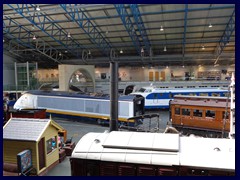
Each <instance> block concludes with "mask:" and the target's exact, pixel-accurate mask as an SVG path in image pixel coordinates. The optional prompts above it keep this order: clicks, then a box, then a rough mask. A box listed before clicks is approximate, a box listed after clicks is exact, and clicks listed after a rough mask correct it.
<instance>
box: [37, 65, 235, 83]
mask: <svg viewBox="0 0 240 180" xmlns="http://www.w3.org/2000/svg"><path fill="white" fill-rule="evenodd" d="M223 69H225V70H227V71H228V72H232V71H234V72H235V67H234V66H217V67H214V66H185V67H184V68H183V67H182V66H169V67H168V68H166V67H164V66H160V67H153V68H149V67H144V68H142V67H141V66H139V67H128V66H126V67H119V70H118V72H119V77H120V78H121V81H149V72H153V73H154V75H155V72H156V71H158V72H159V76H161V72H165V81H171V73H173V75H174V76H175V77H181V78H182V80H184V76H185V72H189V73H190V74H191V77H194V78H198V72H204V71H222V70H223ZM94 72H95V79H96V81H109V80H110V68H109V67H104V68H99V67H97V68H95V70H94ZM101 73H105V74H106V79H104V80H103V79H101ZM58 75H59V71H58V69H50V70H41V69H39V70H38V77H39V80H40V81H42V82H44V81H58ZM51 76H53V78H52V77H51ZM226 76H229V74H222V73H221V80H224V79H225V77H226ZM154 81H155V77H154Z"/></svg>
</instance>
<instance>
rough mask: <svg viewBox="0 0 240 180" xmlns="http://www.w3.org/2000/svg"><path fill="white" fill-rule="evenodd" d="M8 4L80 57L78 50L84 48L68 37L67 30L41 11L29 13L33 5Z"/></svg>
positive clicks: (33, 7)
mask: <svg viewBox="0 0 240 180" xmlns="http://www.w3.org/2000/svg"><path fill="white" fill-rule="evenodd" d="M8 6H9V7H10V8H12V9H13V10H14V11H15V12H17V13H18V14H19V15H21V16H22V17H23V18H25V19H27V20H28V21H29V22H30V23H31V24H33V25H34V26H36V27H37V28H39V29H40V30H41V31H42V32H44V33H45V34H47V35H48V36H49V37H51V38H52V39H53V40H54V41H56V42H57V43H59V44H60V45H62V46H64V47H65V48H66V50H68V52H70V53H71V54H73V55H74V56H75V57H78V58H80V54H79V53H80V52H79V50H80V49H81V50H82V49H86V48H85V47H84V46H83V45H81V44H80V43H78V42H77V41H76V40H74V39H73V38H72V37H71V38H68V37H67V32H65V31H64V30H63V29H62V28H61V27H59V26H58V25H57V24H56V23H55V22H54V21H53V20H51V19H50V18H49V17H47V16H46V15H45V14H42V13H41V12H35V13H31V12H32V9H35V5H33V4H16V8H15V7H13V6H12V5H10V4H8ZM28 15H29V16H28ZM74 50H75V51H74Z"/></svg>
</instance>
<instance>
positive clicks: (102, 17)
mask: <svg viewBox="0 0 240 180" xmlns="http://www.w3.org/2000/svg"><path fill="white" fill-rule="evenodd" d="M76 8H77V7H76ZM231 8H235V5H223V6H216V7H211V10H223V9H231ZM206 10H209V7H206V8H205V7H204V8H189V9H188V12H195V11H206ZM30 12H33V11H30ZM83 12H86V11H83ZM181 12H185V9H174V10H163V11H156V12H142V13H141V15H142V16H145V15H158V14H168V13H181ZM10 14H12V13H10ZM51 15H58V13H54V14H51ZM128 15H129V17H133V14H128ZM107 18H119V16H118V15H112V16H108V17H107ZM97 19H106V16H96V17H89V18H87V19H85V18H83V19H82V20H83V21H86V20H97ZM59 22H62V21H56V23H59Z"/></svg>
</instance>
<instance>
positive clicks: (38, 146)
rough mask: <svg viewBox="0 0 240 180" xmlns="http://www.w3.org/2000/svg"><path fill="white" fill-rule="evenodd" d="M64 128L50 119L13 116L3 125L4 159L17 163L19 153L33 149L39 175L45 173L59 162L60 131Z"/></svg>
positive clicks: (35, 165)
mask: <svg viewBox="0 0 240 180" xmlns="http://www.w3.org/2000/svg"><path fill="white" fill-rule="evenodd" d="M59 130H63V128H62V127H61V126H60V125H58V124H57V123H56V122H54V121H53V120H50V119H26V118H11V119H10V120H9V121H8V122H7V124H5V126H4V127H3V161H4V163H16V164H17V158H16V156H17V154H18V153H19V152H21V151H23V150H25V149H30V150H31V151H32V164H33V168H35V169H36V172H37V175H43V174H45V172H46V171H47V170H48V169H50V168H52V167H54V166H55V165H56V164H58V162H59V148H58V143H57V142H58V141H57V140H58V131H59Z"/></svg>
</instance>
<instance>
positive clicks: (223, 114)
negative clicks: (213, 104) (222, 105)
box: [222, 111, 229, 119]
mask: <svg viewBox="0 0 240 180" xmlns="http://www.w3.org/2000/svg"><path fill="white" fill-rule="evenodd" d="M224 117H225V111H223V112H222V119H224ZM226 119H229V112H227V114H226Z"/></svg>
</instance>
